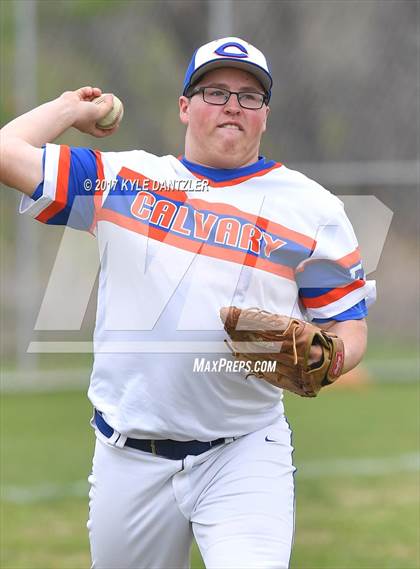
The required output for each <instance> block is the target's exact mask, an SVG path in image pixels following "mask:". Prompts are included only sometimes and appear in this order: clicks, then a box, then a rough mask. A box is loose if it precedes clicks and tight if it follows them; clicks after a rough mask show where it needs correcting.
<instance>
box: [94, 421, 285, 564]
mask: <svg viewBox="0 0 420 569" xmlns="http://www.w3.org/2000/svg"><path fill="white" fill-rule="evenodd" d="M290 437H291V435H290V430H289V427H288V424H287V422H286V420H285V419H284V418H281V419H280V420H279V421H278V422H277V423H275V424H274V425H271V426H269V427H266V428H264V429H261V430H260V431H256V432H254V433H251V434H249V435H246V436H244V437H241V438H239V439H237V440H235V441H233V442H232V443H228V444H224V445H221V446H218V447H215V448H213V449H211V450H209V451H207V452H205V453H203V454H201V455H199V456H187V458H186V459H184V460H183V461H182V460H179V461H178V460H170V459H166V458H161V457H158V456H154V455H152V454H149V453H147V452H142V451H138V450H135V449H131V448H117V447H115V446H112V445H111V444H110V443H109V442H108V441H106V439H105V438H103V437H101V436H100V435H98V439H97V442H96V449H95V454H94V459H93V471H92V474H91V476H90V477H89V481H90V484H91V489H90V493H89V497H90V513H89V521H88V529H89V537H90V544H91V553H92V569H187V568H188V567H189V556H190V547H191V543H192V538H193V535H194V537H195V539H196V541H197V544H198V547H199V548H200V551H201V554H202V556H203V560H204V563H205V565H206V568H207V569H233V568H234V569H284V568H287V567H288V566H289V559H290V553H291V547H292V539H293V530H294V480H293V472H294V467H293V465H292V456H291V455H292V450H293V448H292V446H291V440H290ZM266 438H267V440H266Z"/></svg>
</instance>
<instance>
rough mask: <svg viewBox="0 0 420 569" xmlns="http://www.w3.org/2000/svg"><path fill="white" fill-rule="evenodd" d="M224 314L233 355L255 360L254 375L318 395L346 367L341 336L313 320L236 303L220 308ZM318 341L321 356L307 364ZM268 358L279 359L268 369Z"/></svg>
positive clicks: (285, 386)
mask: <svg viewBox="0 0 420 569" xmlns="http://www.w3.org/2000/svg"><path fill="white" fill-rule="evenodd" d="M220 317H221V319H222V321H223V323H224V325H225V330H226V332H227V333H228V335H229V340H227V344H228V345H229V347H230V349H231V350H232V353H233V355H234V356H235V358H237V359H239V360H242V361H247V362H251V364H252V368H253V369H255V370H256V371H253V372H251V374H250V375H255V376H256V377H258V378H260V379H265V380H266V381H268V382H269V383H271V384H273V385H275V386H276V387H281V388H283V389H287V390H289V391H292V392H293V393H296V394H297V395H301V396H302V397H316V396H317V394H318V392H319V390H320V389H321V387H324V386H325V385H330V384H331V383H333V382H334V381H335V380H336V379H337V378H338V377H339V376H340V375H341V373H342V369H343V364H344V344H343V341H342V340H341V338H339V337H338V336H335V335H334V334H330V333H328V332H326V331H324V330H321V329H320V328H318V327H317V326H314V325H313V324H310V323H309V322H304V321H302V320H299V319H298V318H290V317H289V316H282V315H280V314H272V313H271V312H266V311H265V310H259V309H258V308H247V309H241V308H237V307H236V306H228V307H225V308H222V309H221V310H220ZM314 345H318V346H320V348H321V351H322V358H321V360H320V362H317V363H315V364H312V365H309V361H310V352H311V348H312V346H314ZM257 362H258V363H257ZM267 362H275V371H264V368H266V367H267ZM271 365H274V364H271ZM259 370H261V371H259Z"/></svg>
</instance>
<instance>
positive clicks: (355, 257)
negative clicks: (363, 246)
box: [335, 247, 361, 267]
mask: <svg viewBox="0 0 420 569" xmlns="http://www.w3.org/2000/svg"><path fill="white" fill-rule="evenodd" d="M360 261H361V258H360V249H359V247H357V249H355V250H354V251H352V252H351V253H349V254H348V255H344V257H341V259H337V261H335V262H336V263H338V264H339V265H341V266H342V267H352V266H353V265H356V263H358V262H360Z"/></svg>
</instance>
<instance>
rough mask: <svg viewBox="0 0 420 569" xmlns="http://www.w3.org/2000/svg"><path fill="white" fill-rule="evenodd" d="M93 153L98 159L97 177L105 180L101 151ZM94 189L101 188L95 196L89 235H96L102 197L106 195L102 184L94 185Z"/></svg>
mask: <svg viewBox="0 0 420 569" xmlns="http://www.w3.org/2000/svg"><path fill="white" fill-rule="evenodd" d="M93 153H94V154H95V158H96V177H97V179H98V180H100V181H101V180H105V172H104V164H103V162H102V154H101V151H100V150H94V151H93ZM93 187H94V188H96V187H99V188H100V189H99V190H98V191H96V192H95V195H94V196H93V207H94V213H93V219H92V223H91V226H90V227H89V233H94V229H95V227H96V222H97V216H96V214H97V212H98V211H99V210H100V209H101V207H102V196H103V193H104V190H103V189H102V185H101V184H94V185H93Z"/></svg>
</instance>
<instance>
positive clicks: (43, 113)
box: [0, 95, 78, 195]
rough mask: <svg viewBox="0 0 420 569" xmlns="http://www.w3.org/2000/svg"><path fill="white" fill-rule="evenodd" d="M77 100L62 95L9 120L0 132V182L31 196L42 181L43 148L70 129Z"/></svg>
mask: <svg viewBox="0 0 420 569" xmlns="http://www.w3.org/2000/svg"><path fill="white" fill-rule="evenodd" d="M77 104H78V101H77V99H76V98H75V97H66V96H64V95H62V96H61V97H59V98H58V99H55V100H53V101H50V102H48V103H45V104H44V105H41V106H39V107H36V108H35V109H33V110H32V111H29V112H27V113H25V114H24V115H21V116H19V117H17V118H16V119H14V120H12V121H11V122H10V123H8V124H7V125H6V126H4V127H3V128H2V129H1V131H0V181H1V182H3V183H4V184H6V185H7V186H10V187H12V188H16V189H18V190H20V191H21V192H23V193H25V194H28V195H32V193H33V191H34V190H35V188H36V187H37V185H38V184H39V183H40V182H41V180H42V176H43V175H42V150H41V147H42V146H43V145H44V144H46V143H47V142H52V141H53V140H55V139H56V138H57V137H58V136H60V134H62V133H63V132H65V131H66V130H67V129H68V128H70V127H71V126H72V125H73V124H74V121H75V118H76V112H77Z"/></svg>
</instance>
